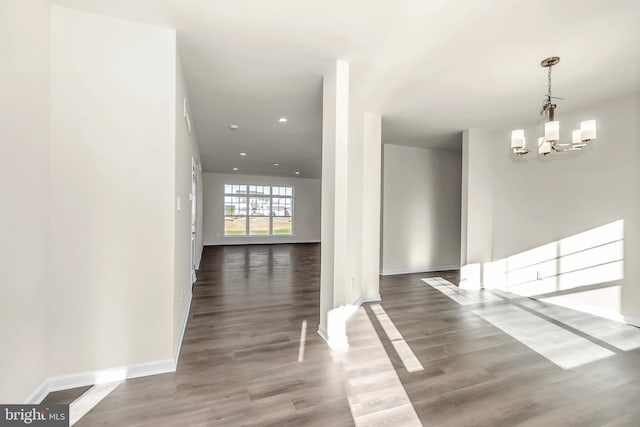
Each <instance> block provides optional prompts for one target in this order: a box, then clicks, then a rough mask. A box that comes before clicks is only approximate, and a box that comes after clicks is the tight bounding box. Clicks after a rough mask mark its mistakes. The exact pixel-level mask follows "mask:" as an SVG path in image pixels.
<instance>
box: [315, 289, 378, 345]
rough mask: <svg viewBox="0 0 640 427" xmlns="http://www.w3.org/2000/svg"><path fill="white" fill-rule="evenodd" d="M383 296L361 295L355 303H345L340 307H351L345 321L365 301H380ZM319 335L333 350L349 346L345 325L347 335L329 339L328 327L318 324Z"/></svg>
mask: <svg viewBox="0 0 640 427" xmlns="http://www.w3.org/2000/svg"><path fill="white" fill-rule="evenodd" d="M380 301H382V298H380V294H376V295H361V296H360V297H358V299H357V300H355V302H354V303H353V304H351V305H350V306H349V305H344V306H341V307H340V308H348V307H349V308H350V310H351V314H349V316H348V317H347V318H346V319H344V321H345V323H346V322H347V321H348V320H349V318H350V317H351V316H353V314H354V313H355V312H356V311H357V310H358V308H359V307H360V306H361V305H362V304H365V303H368V302H380ZM318 335H320V337H321V338H322V339H323V340H324V342H326V343H327V345H328V346H329V347H330V348H331V349H333V350H346V349H347V348H349V337H348V336H347V335H346V326H345V335H344V336H340V337H334V338H332V339H329V335H328V334H327V331H326V329H325V328H324V327H323V326H322V325H318Z"/></svg>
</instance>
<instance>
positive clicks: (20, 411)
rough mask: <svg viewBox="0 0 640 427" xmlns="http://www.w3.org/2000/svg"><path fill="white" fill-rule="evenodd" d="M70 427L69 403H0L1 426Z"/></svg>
mask: <svg viewBox="0 0 640 427" xmlns="http://www.w3.org/2000/svg"><path fill="white" fill-rule="evenodd" d="M5 426H6V427H15V426H37V427H69V405H0V427H5Z"/></svg>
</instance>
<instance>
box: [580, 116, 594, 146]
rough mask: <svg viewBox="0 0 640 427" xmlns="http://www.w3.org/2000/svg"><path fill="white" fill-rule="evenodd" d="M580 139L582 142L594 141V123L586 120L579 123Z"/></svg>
mask: <svg viewBox="0 0 640 427" xmlns="http://www.w3.org/2000/svg"><path fill="white" fill-rule="evenodd" d="M580 139H582V141H591V140H592V139H596V121H595V120H586V121H584V122H582V123H580Z"/></svg>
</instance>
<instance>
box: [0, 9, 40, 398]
mask: <svg viewBox="0 0 640 427" xmlns="http://www.w3.org/2000/svg"><path fill="white" fill-rule="evenodd" d="M0 58H2V66H0V93H2V98H1V100H0V194H2V200H3V201H2V209H0V236H2V237H0V342H2V345H1V346H0V367H1V371H0V372H1V373H0V377H1V378H2V381H0V402H3V403H23V402H24V401H25V400H26V399H27V396H29V394H31V392H32V391H33V390H34V389H35V388H36V387H37V386H39V385H40V383H41V382H42V381H43V379H44V377H45V374H46V362H47V353H46V345H47V320H46V314H47V313H46V305H47V252H48V217H49V203H48V191H49V189H48V186H47V180H48V176H49V148H48V144H49V111H48V110H49V2H48V1H45V0H20V1H2V2H0Z"/></svg>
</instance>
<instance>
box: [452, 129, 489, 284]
mask: <svg viewBox="0 0 640 427" xmlns="http://www.w3.org/2000/svg"><path fill="white" fill-rule="evenodd" d="M494 138H495V136H494V135H493V133H491V132H488V131H481V130H477V129H469V130H466V131H464V132H463V135H462V211H461V220H462V224H461V225H462V227H461V228H462V231H461V233H462V234H461V239H460V240H461V250H460V264H461V271H460V286H461V287H463V288H466V289H477V288H480V287H482V281H483V265H484V263H486V262H489V261H491V256H492V234H493V222H492V218H493V217H492V215H493V187H492V185H490V184H489V183H491V182H493V172H492V170H493V169H492V165H491V161H490V158H489V157H488V156H490V155H491V150H490V149H489V148H488V146H489V145H490V142H491V141H492V140H493V139H494ZM470 159H472V160H473V161H470Z"/></svg>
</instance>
